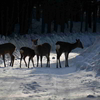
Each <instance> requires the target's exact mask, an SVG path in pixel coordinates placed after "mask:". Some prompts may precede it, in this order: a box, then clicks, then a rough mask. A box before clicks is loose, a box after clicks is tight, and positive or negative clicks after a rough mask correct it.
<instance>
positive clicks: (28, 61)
mask: <svg viewBox="0 0 100 100" xmlns="http://www.w3.org/2000/svg"><path fill="white" fill-rule="evenodd" d="M30 60H31V57H29V60H28V68H29V64H30Z"/></svg>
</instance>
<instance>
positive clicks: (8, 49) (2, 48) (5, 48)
mask: <svg viewBox="0 0 100 100" xmlns="http://www.w3.org/2000/svg"><path fill="white" fill-rule="evenodd" d="M15 48H16V46H15V45H14V44H12V43H4V44H0V55H2V57H3V61H4V67H6V63H5V54H9V55H10V58H11V62H10V66H12V67H13V64H14V59H15V57H14V55H13V52H14V51H15Z"/></svg>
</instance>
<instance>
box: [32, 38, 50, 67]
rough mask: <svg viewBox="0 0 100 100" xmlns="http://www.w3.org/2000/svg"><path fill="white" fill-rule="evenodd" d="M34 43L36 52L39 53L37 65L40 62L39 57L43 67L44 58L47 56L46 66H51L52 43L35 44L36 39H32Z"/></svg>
mask: <svg viewBox="0 0 100 100" xmlns="http://www.w3.org/2000/svg"><path fill="white" fill-rule="evenodd" d="M32 43H33V49H34V51H35V54H36V55H37V67H38V62H39V57H40V61H41V67H42V58H43V56H45V57H46V58H47V64H46V67H50V57H49V56H50V51H51V45H50V44H49V43H43V44H40V45H35V44H34V40H32Z"/></svg>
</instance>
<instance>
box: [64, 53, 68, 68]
mask: <svg viewBox="0 0 100 100" xmlns="http://www.w3.org/2000/svg"><path fill="white" fill-rule="evenodd" d="M65 67H68V53H65Z"/></svg>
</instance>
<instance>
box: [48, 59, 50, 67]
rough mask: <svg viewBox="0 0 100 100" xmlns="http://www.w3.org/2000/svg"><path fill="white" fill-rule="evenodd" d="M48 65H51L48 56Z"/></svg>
mask: <svg viewBox="0 0 100 100" xmlns="http://www.w3.org/2000/svg"><path fill="white" fill-rule="evenodd" d="M48 67H50V58H49V57H48Z"/></svg>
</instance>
